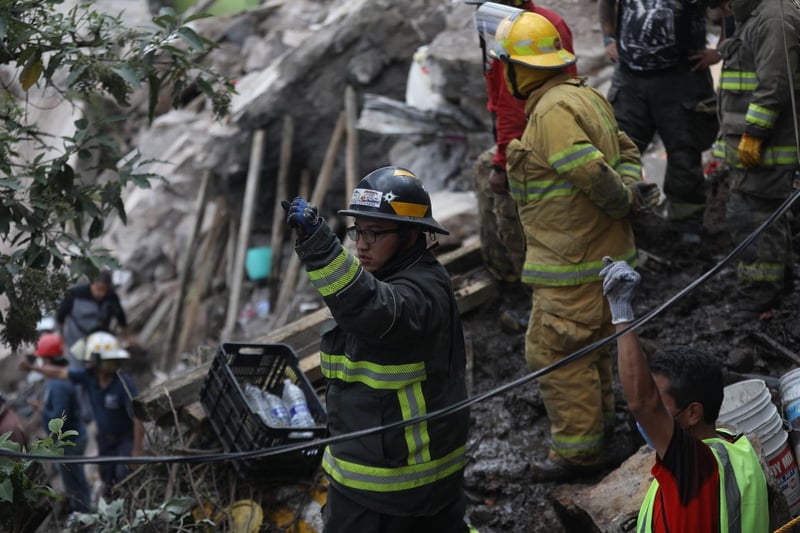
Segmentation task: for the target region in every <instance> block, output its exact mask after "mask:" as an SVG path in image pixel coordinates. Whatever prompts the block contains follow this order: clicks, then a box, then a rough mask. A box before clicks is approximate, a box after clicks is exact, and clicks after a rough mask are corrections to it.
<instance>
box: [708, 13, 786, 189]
mask: <svg viewBox="0 0 800 533" xmlns="http://www.w3.org/2000/svg"><path fill="white" fill-rule="evenodd" d="M781 1H783V4H784V5H783V12H784V15H785V17H784V16H783V15H782V13H781V11H782V10H781V6H780V4H779V2H765V1H762V0H746V1H742V2H738V3H737V4H740V5H739V6H738V7H737V9H741V10H742V13H740V14H739V15H740V16H741V19H742V20H743V22H738V21H737V26H736V30H735V31H734V33H733V35H731V36H730V37H728V38H726V39H725V40H724V41H723V42H722V43H721V44H720V53H721V54H722V57H723V67H722V76H721V79H720V97H719V104H720V111H721V120H722V122H721V125H720V139H719V141H718V142H717V143H716V144H715V145H714V155H716V156H717V157H719V158H721V159H723V160H724V161H725V162H726V163H727V164H729V165H731V166H733V167H734V168H742V165H741V163H740V162H739V150H738V145H739V139H740V138H741V136H742V134H743V133H745V132H747V133H749V134H751V135H753V136H755V137H758V138H760V139H763V140H764V142H763V144H762V148H761V165H762V167H765V168H774V169H776V170H780V169H783V170H784V172H783V173H781V172H775V173H773V174H772V175H771V176H773V177H774V179H768V178H769V176H767V177H764V176H761V175H759V179H758V180H757V181H756V182H754V183H749V182H748V180H745V183H743V184H742V189H743V190H744V191H745V192H748V193H750V194H753V195H754V196H760V197H766V198H781V199H783V198H786V197H787V196H789V194H791V181H790V180H788V179H786V177H785V176H786V173H785V170H787V169H794V168H797V165H798V161H797V147H796V146H795V131H794V123H795V119H794V118H793V116H792V104H791V87H792V85H793V86H794V87H795V90H796V89H797V87H798V83H800V64H798V63H800V61H799V60H798V57H800V42H798V39H797V36H798V34H799V33H800V10H799V9H798V4H797V2H796V0H781ZM737 18H738V15H737ZM770 19H778V20H783V24H784V25H785V36H784V32H782V31H771V30H770V29H769V28H774V27H775V25H770V24H768V23H767V21H768V20H770ZM784 37H785V39H786V42H784ZM787 52H788V54H789V59H788V60H787V57H786V54H787ZM787 69H788V70H789V71H790V74H788V73H787ZM790 75H791V76H792V77H793V78H794V82H793V84H792V85H790V83H789V81H790V80H789V76H790ZM795 94H797V93H795Z"/></svg>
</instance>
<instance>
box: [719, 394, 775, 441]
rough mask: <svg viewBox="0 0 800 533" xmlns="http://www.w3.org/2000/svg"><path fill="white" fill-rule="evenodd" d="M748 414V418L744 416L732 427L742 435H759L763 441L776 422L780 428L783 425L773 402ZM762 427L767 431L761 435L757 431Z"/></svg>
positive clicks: (733, 423)
mask: <svg viewBox="0 0 800 533" xmlns="http://www.w3.org/2000/svg"><path fill="white" fill-rule="evenodd" d="M746 414H747V416H743V417H742V418H740V419H739V420H736V421H735V422H732V423H731V425H733V426H734V427H736V431H738V432H740V433H755V434H756V435H758V438H759V439H763V438H764V437H765V436H766V431H768V430H769V429H770V428H772V426H774V424H775V423H776V422H777V424H778V425H779V426H780V424H781V417H780V415H779V414H778V408H777V407H775V404H774V403H772V402H769V403H767V405H766V406H765V407H759V408H756V409H753V410H752V411H749V412H747V413H746ZM762 426H763V427H764V428H765V430H764V432H762V433H759V432H758V431H757V429H758V428H760V427H762ZM769 434H771V433H769Z"/></svg>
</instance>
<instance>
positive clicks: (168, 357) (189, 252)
mask: <svg viewBox="0 0 800 533" xmlns="http://www.w3.org/2000/svg"><path fill="white" fill-rule="evenodd" d="M212 175H213V173H212V171H211V170H210V169H206V170H205V171H203V177H202V179H201V180H200V190H199V191H198V193H197V201H196V203H195V206H194V213H195V218H194V225H193V226H192V232H191V233H190V234H189V242H188V243H187V246H186V251H185V252H184V256H183V262H182V263H183V264H182V265H181V277H180V283H179V285H178V295H177V296H176V297H175V306H174V307H173V308H172V317H171V319H170V321H169V327H168V329H167V338H166V344H165V346H166V348H167V349H166V353H165V354H164V357H163V358H162V359H161V370H162V371H164V372H169V371H170V369H171V368H172V367H173V366H175V361H176V359H177V358H178V352H179V350H178V346H177V336H178V333H179V331H178V324H179V323H180V321H181V318H182V316H183V307H184V304H185V300H186V290H187V289H188V287H189V279H190V278H191V276H192V271H193V270H194V269H193V268H192V267H193V265H194V256H195V253H196V252H197V243H198V241H199V240H200V239H198V238H197V236H198V235H199V234H200V229H201V227H202V225H203V218H205V215H206V202H208V189H209V184H210V182H211V177H212Z"/></svg>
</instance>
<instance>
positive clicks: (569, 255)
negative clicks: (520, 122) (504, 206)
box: [506, 74, 642, 286]
mask: <svg viewBox="0 0 800 533" xmlns="http://www.w3.org/2000/svg"><path fill="white" fill-rule="evenodd" d="M526 109H527V112H528V117H529V118H528V125H527V128H526V129H525V133H524V134H523V136H522V138H521V139H519V140H514V141H511V142H510V143H509V145H508V148H507V151H506V155H507V157H508V166H507V172H508V179H509V189H510V194H511V196H512V197H513V198H514V200H515V201H516V202H517V208H518V211H519V217H520V222H521V224H522V227H523V230H524V232H525V241H526V243H527V253H526V260H525V265H524V267H523V273H522V279H523V281H524V282H525V283H528V284H531V285H545V286H574V285H580V284H583V283H589V282H597V281H599V280H600V277H599V275H598V274H599V272H600V269H602V267H603V265H602V258H603V256H606V255H608V256H611V257H612V258H613V259H614V260H625V261H628V262H629V263H630V264H631V265H633V266H635V264H636V247H635V244H634V239H633V232H632V230H631V227H630V224H629V222H628V220H627V219H626V216H627V215H628V213H629V212H630V209H631V206H632V204H633V193H632V192H631V191H630V189H629V188H628V187H627V185H628V184H630V183H633V182H635V181H641V179H642V165H641V159H640V157H639V151H638V149H637V148H636V145H635V144H634V143H633V141H631V140H630V139H629V138H628V137H627V135H625V134H624V133H622V132H621V131H619V129H618V128H617V122H616V120H615V119H614V112H613V109H612V107H611V104H609V102H608V100H606V99H605V97H604V96H602V95H601V94H600V93H599V92H597V91H596V90H595V89H593V88H592V87H590V86H588V85H587V84H586V83H585V80H584V79H583V78H570V77H569V76H568V75H566V74H560V75H557V76H555V77H554V78H552V79H550V80H548V81H547V82H545V83H544V84H543V85H542V87H540V88H538V89H536V90H535V91H534V92H533V93H531V95H530V96H529V97H528V101H527V108H526Z"/></svg>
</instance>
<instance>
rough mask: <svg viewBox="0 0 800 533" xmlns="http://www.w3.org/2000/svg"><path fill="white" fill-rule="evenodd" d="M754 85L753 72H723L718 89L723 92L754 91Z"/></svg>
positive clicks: (754, 77) (755, 81) (754, 74)
mask: <svg viewBox="0 0 800 533" xmlns="http://www.w3.org/2000/svg"><path fill="white" fill-rule="evenodd" d="M756 83H758V80H757V79H756V73H755V72H742V71H738V70H723V71H722V73H721V75H720V79H719V87H720V89H722V90H723V91H754V90H755V89H756Z"/></svg>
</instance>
